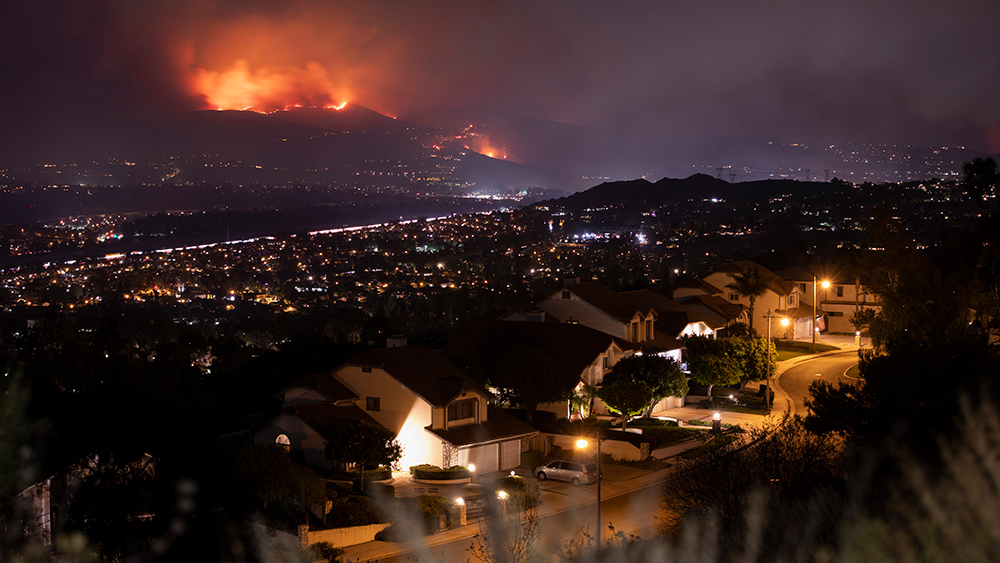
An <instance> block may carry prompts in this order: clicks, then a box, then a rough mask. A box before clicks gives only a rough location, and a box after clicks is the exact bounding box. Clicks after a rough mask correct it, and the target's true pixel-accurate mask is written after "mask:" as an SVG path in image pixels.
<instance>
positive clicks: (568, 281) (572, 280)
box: [563, 277, 580, 286]
mask: <svg viewBox="0 0 1000 563" xmlns="http://www.w3.org/2000/svg"><path fill="white" fill-rule="evenodd" d="M578 283H580V278H579V277H575V278H563V286H567V285H576V284H578Z"/></svg>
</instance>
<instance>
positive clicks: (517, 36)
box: [0, 0, 1000, 160]
mask: <svg viewBox="0 0 1000 563" xmlns="http://www.w3.org/2000/svg"><path fill="white" fill-rule="evenodd" d="M0 18H2V20H3V21H5V22H7V24H8V25H7V26H5V27H6V28H7V31H6V32H5V34H4V36H3V37H2V38H0V45H2V46H3V52H4V53H5V56H4V57H3V59H4V61H3V63H2V65H3V66H2V76H3V77H4V85H5V86H4V88H3V89H2V92H3V93H2V94H0V96H2V100H0V120H2V121H3V122H4V123H5V124H6V125H5V126H4V127H3V128H2V132H0V149H2V153H3V155H4V157H2V159H0V160H12V159H38V158H47V157H49V156H52V155H59V154H68V153H69V152H71V151H72V150H73V149H74V148H78V147H81V146H87V147H90V148H94V147H105V146H108V147H113V146H114V143H115V139H116V137H117V136H118V134H119V132H120V131H122V130H123V129H126V128H134V127H135V126H136V123H140V124H141V123H142V122H144V121H148V120H152V119H162V118H164V117H169V116H171V115H174V114H176V113H180V112H185V111H192V110H199V109H215V108H224V109H244V108H254V109H258V110H262V111H266V110H270V109H275V108H279V107H283V106H286V105H295V104H301V105H316V106H333V105H340V104H343V103H344V102H351V103H356V104H360V105H363V106H366V107H369V108H372V109H374V110H376V111H379V112H382V113H385V114H386V115H390V116H398V117H400V118H412V119H416V118H418V117H419V116H426V115H430V114H435V113H437V112H441V111H445V110H448V109H452V108H461V107H484V108H491V109H496V110H500V111H503V112H508V113H511V114H516V115H523V116H528V117H534V118H539V119H548V120H554V121H560V122H565V123H571V124H578V125H595V124H598V125H600V124H628V125H632V126H638V127H639V128H640V129H641V130H642V131H644V132H646V134H648V136H649V137H650V138H655V137H657V136H664V135H668V134H669V135H674V136H676V135H700V134H731V135H742V136H752V137H761V138H769V139H770V138H774V139H776V140H782V141H807V142H814V143H815V142H824V143H825V142H842V141H852V142H873V143H897V144H924V145H961V146H968V147H970V148H973V149H976V150H981V151H984V152H1000V105H998V104H997V103H996V100H997V99H1000V34H998V33H996V22H997V21H1000V3H997V2H995V1H989V0H962V1H958V2H949V3H944V2H913V1H904V0H889V1H880V2H876V3H873V2H867V1H860V0H858V1H855V0H848V1H842V2H813V1H800V2H746V1H739V0H718V1H710V2H624V3H609V2H598V1H593V0H581V1H574V2H556V1H545V2H538V1H532V2H492V3H480V2H458V1H455V2H450V1H438V2H432V3H425V2H392V1H387V0H376V1H369V2H326V1H322V2H321V1H308V0H299V1H290V2H274V1H252V0H251V1H246V0H240V1H236V0H233V1H225V0H214V1H208V2H206V1H203V0H178V1H171V2H151V1H131V2H114V1H111V0H104V1H100V0H98V1H88V2H62V1H56V0H49V1H31V2H28V1H21V0H14V1H13V2H5V3H4V5H3V7H2V8H0Z"/></svg>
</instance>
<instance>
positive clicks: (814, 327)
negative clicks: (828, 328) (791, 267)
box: [812, 276, 830, 354]
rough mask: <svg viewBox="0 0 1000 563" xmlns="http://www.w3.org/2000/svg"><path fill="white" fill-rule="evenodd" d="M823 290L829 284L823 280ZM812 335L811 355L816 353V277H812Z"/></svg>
mask: <svg viewBox="0 0 1000 563" xmlns="http://www.w3.org/2000/svg"><path fill="white" fill-rule="evenodd" d="M821 283H822V285H823V289H827V288H828V287H830V282H829V281H827V280H823V281H822V282H821ZM812 333H813V347H812V353H813V354H815V353H816V276H813V322H812Z"/></svg>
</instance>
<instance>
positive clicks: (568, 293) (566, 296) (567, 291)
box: [562, 289, 570, 299]
mask: <svg viewBox="0 0 1000 563" xmlns="http://www.w3.org/2000/svg"><path fill="white" fill-rule="evenodd" d="M562 298H563V299H569V298H570V291H569V290H568V289H566V290H563V292H562Z"/></svg>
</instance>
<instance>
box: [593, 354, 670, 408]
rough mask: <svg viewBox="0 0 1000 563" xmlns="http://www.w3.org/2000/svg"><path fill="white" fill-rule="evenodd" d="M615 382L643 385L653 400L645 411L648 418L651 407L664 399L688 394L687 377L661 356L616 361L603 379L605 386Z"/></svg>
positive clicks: (633, 357)
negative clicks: (648, 390) (650, 393)
mask: <svg viewBox="0 0 1000 563" xmlns="http://www.w3.org/2000/svg"><path fill="white" fill-rule="evenodd" d="M615 381H631V382H641V383H645V384H646V385H647V386H648V387H649V389H650V390H651V391H652V393H653V398H652V400H651V401H650V402H649V404H648V405H647V407H646V409H645V413H643V414H644V416H649V413H650V412H651V411H652V410H653V406H654V405H656V403H657V402H658V401H660V400H661V399H663V398H665V397H683V396H684V395H687V393H688V384H687V377H686V376H685V375H684V372H682V371H681V368H680V366H678V365H677V362H675V361H674V360H672V359H669V358H663V357H661V356H653V355H642V356H629V357H628V358H623V359H621V360H619V361H618V363H616V364H615V365H614V367H613V368H611V372H610V373H608V375H606V376H605V377H604V383H605V385H607V384H609V383H614V382H615Z"/></svg>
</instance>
